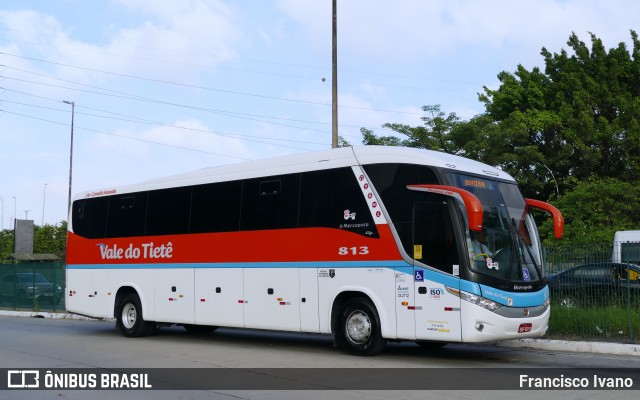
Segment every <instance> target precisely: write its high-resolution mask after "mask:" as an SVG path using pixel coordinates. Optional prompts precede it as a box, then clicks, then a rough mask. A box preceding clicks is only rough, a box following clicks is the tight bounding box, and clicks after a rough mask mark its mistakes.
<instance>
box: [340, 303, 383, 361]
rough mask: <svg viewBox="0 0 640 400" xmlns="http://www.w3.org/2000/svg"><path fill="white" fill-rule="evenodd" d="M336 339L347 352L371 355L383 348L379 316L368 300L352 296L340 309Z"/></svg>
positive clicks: (357, 354)
mask: <svg viewBox="0 0 640 400" xmlns="http://www.w3.org/2000/svg"><path fill="white" fill-rule="evenodd" d="M336 341H337V342H338V344H339V345H340V347H342V348H343V349H344V350H345V351H346V352H347V353H349V354H352V355H356V356H372V355H374V354H377V353H379V352H380V351H382V349H383V348H384V345H385V343H386V341H385V340H384V338H383V337H382V333H381V331H380V318H379V317H378V312H377V311H376V308H375V306H374V305H373V304H371V302H370V301H369V300H366V299H363V298H354V299H351V300H349V301H348V302H347V303H346V304H345V306H344V307H343V308H342V310H341V311H340V315H339V319H338V324H337V329H336Z"/></svg>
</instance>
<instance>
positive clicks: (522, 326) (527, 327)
mask: <svg viewBox="0 0 640 400" xmlns="http://www.w3.org/2000/svg"><path fill="white" fill-rule="evenodd" d="M525 332H531V324H520V327H518V333H525Z"/></svg>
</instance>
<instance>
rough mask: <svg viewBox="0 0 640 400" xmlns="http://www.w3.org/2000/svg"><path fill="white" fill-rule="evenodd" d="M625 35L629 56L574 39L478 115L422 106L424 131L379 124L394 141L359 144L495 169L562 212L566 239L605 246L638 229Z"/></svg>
mask: <svg viewBox="0 0 640 400" xmlns="http://www.w3.org/2000/svg"><path fill="white" fill-rule="evenodd" d="M630 34H631V42H632V46H633V48H632V49H631V51H629V49H627V45H626V44H625V43H620V44H618V46H616V47H614V48H612V49H609V50H607V49H606V48H605V46H604V45H603V43H602V40H601V39H599V38H598V37H596V36H595V35H594V34H591V35H590V39H591V40H590V45H587V44H586V43H584V42H583V41H581V40H580V39H579V38H578V36H577V35H576V34H575V33H574V34H572V35H571V36H570V37H569V40H568V42H567V45H568V46H569V48H570V51H567V50H562V51H560V52H559V53H552V52H550V51H548V50H547V49H546V48H543V49H542V51H541V55H542V57H543V58H544V62H545V68H544V70H543V69H540V68H532V69H531V70H528V69H526V68H525V67H523V66H522V65H518V66H517V67H516V69H515V71H514V72H506V71H503V72H500V73H499V74H498V79H499V80H500V85H499V87H498V88H497V89H495V90H494V89H489V88H487V87H485V88H484V91H483V93H481V94H480V95H479V99H480V101H481V102H483V103H484V105H485V110H486V111H485V113H483V114H481V115H478V116H476V117H474V118H471V119H470V120H468V121H461V120H460V119H459V118H458V117H457V116H456V115H455V113H450V114H449V115H448V116H447V115H446V114H445V113H444V112H443V111H442V110H441V109H440V106H439V105H435V106H425V107H423V111H425V114H426V115H425V116H424V117H423V118H422V121H423V125H420V126H417V127H410V126H407V125H401V124H392V123H387V124H385V125H383V126H384V127H385V128H390V129H392V130H394V131H395V132H397V133H398V134H401V136H400V137H398V136H382V137H378V136H376V135H375V134H374V133H373V132H372V131H370V130H366V129H363V130H362V133H363V139H364V140H363V143H365V144H386V145H401V146H410V147H421V148H426V149H431V150H438V151H443V152H447V153H451V154H458V155H462V156H465V157H469V158H472V159H476V160H479V161H482V162H485V163H487V164H491V165H495V166H498V167H500V168H502V169H504V170H505V171H506V172H508V173H510V174H511V175H513V176H514V177H515V178H516V180H517V181H518V183H519V184H520V187H521V189H522V192H523V194H524V195H525V196H527V197H533V198H539V199H542V200H550V201H552V202H554V203H555V204H557V205H559V206H560V209H561V211H563V212H564V213H565V217H566V220H567V225H566V230H567V236H566V237H567V239H568V240H575V241H582V242H585V241H589V240H593V241H597V240H605V239H606V240H607V241H609V240H610V239H612V237H613V232H614V231H616V230H621V229H630V228H635V229H639V228H640V213H636V212H632V208H633V207H634V206H637V205H638V204H637V203H636V202H635V200H634V198H633V197H632V194H638V193H636V190H635V189H634V188H635V187H636V186H639V185H638V183H640V41H639V40H638V36H637V34H636V32H635V31H631V33H630ZM636 197H637V196H636ZM549 232H550V229H549Z"/></svg>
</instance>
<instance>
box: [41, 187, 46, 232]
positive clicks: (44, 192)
mask: <svg viewBox="0 0 640 400" xmlns="http://www.w3.org/2000/svg"><path fill="white" fill-rule="evenodd" d="M47 185H48V183H45V184H44V191H43V192H42V224H40V226H44V205H45V202H46V200H47Z"/></svg>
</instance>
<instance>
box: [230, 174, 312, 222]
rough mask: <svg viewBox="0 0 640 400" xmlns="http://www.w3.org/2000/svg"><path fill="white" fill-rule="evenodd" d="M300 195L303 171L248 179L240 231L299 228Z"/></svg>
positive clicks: (243, 191)
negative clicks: (301, 173)
mask: <svg viewBox="0 0 640 400" xmlns="http://www.w3.org/2000/svg"><path fill="white" fill-rule="evenodd" d="M299 198H300V174H289V175H279V176H270V177H267V178H255V179H247V180H245V181H244V186H243V189H242V212H241V214H240V230H247V231H248V230H259V229H285V228H296V227H297V226H298V201H299Z"/></svg>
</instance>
